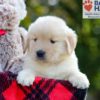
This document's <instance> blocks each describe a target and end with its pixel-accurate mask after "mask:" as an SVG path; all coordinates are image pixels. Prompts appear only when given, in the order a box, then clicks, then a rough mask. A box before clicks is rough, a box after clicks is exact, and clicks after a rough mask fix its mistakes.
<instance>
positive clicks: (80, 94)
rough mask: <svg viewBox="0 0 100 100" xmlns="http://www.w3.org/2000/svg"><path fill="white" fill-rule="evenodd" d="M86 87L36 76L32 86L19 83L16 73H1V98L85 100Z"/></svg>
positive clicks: (14, 99)
mask: <svg viewBox="0 0 100 100" xmlns="http://www.w3.org/2000/svg"><path fill="white" fill-rule="evenodd" d="M85 95H86V89H77V88H74V87H72V85H71V84H70V83H69V82H68V81H64V80H54V79H46V78H41V77H36V79H35V82H34V83H33V85H32V86H30V87H26V86H21V85H20V84H17V82H16V75H14V74H12V73H10V72H6V73H0V100H84V98H85Z"/></svg>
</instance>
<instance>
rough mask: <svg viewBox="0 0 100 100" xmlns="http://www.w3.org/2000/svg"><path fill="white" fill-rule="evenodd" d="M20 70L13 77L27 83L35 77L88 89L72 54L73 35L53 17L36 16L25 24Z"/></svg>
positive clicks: (73, 53) (59, 20)
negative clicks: (25, 38)
mask: <svg viewBox="0 0 100 100" xmlns="http://www.w3.org/2000/svg"><path fill="white" fill-rule="evenodd" d="M28 32H29V34H28V39H27V45H26V50H27V53H26V55H25V57H24V58H23V59H24V65H23V70H22V71H20V72H19V74H18V77H17V80H18V83H20V84H22V85H26V86H29V85H31V84H32V83H33V81H34V78H35V76H42V77H46V78H54V79H61V80H68V81H69V82H70V83H71V84H72V85H73V86H74V87H77V88H82V89H83V88H88V87H89V81H88V79H87V77H86V75H85V74H83V73H81V72H80V70H79V68H78V60H77V57H76V55H75V51H74V50H75V47H76V43H77V36H76V34H75V32H74V31H73V30H72V29H71V28H69V27H68V26H67V25H66V23H65V22H64V21H63V20H62V19H60V18H58V17H54V16H45V17H39V18H38V19H37V20H36V21H35V22H34V23H33V24H31V26H30V27H29V31H28Z"/></svg>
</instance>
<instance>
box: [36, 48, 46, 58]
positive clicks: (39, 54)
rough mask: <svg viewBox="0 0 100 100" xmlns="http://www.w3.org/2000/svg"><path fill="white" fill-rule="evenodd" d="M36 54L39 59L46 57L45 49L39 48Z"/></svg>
mask: <svg viewBox="0 0 100 100" xmlns="http://www.w3.org/2000/svg"><path fill="white" fill-rule="evenodd" d="M36 55H37V58H38V59H44V58H45V51H43V50H38V51H37V52H36Z"/></svg>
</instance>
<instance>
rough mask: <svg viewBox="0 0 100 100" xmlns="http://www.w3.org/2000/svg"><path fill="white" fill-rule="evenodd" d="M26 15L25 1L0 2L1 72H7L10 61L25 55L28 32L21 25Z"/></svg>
mask: <svg viewBox="0 0 100 100" xmlns="http://www.w3.org/2000/svg"><path fill="white" fill-rule="evenodd" d="M26 14H27V11H26V5H25V1H24V0H0V72H4V71H7V70H8V66H9V63H10V61H11V60H12V59H14V58H16V57H18V56H22V55H23V54H24V44H25V38H26V35H27V31H26V30H25V29H24V28H23V27H20V26H19V24H20V21H21V20H23V19H24V18H25V16H26ZM10 67H11V66H10ZM13 70H14V69H13ZM13 70H12V71H13Z"/></svg>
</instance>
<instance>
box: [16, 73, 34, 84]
mask: <svg viewBox="0 0 100 100" xmlns="http://www.w3.org/2000/svg"><path fill="white" fill-rule="evenodd" d="M34 80H35V76H34V75H33V74H32V73H29V72H27V71H21V72H19V74H18V76H17V82H18V83H19V84H22V85H23V86H30V85H32V84H33V82H34Z"/></svg>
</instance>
